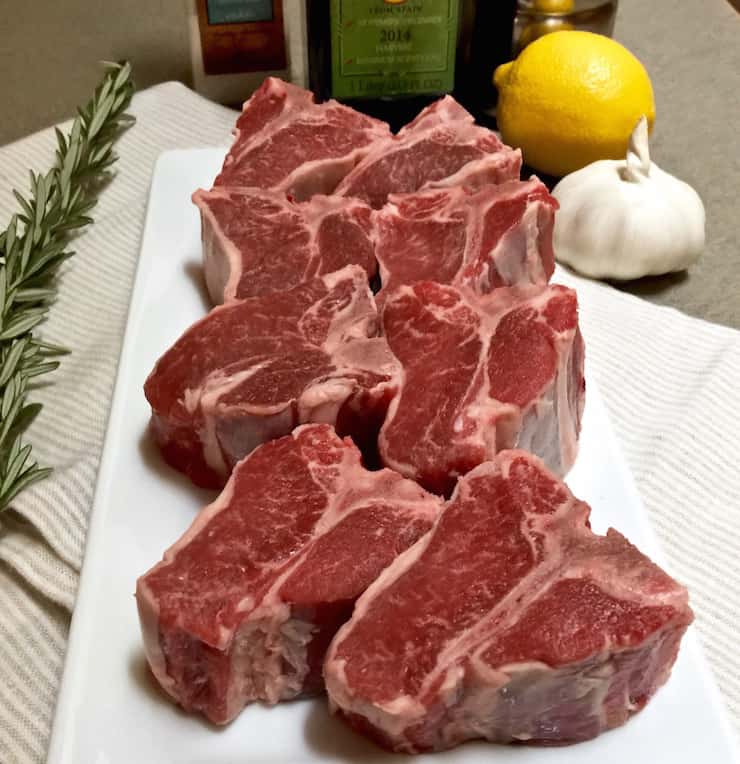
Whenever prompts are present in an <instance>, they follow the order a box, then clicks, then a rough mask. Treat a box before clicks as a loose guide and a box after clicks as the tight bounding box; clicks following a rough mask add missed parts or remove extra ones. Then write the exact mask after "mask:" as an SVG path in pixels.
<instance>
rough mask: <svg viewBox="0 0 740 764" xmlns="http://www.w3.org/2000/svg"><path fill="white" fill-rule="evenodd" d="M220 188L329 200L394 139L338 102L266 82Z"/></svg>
mask: <svg viewBox="0 0 740 764" xmlns="http://www.w3.org/2000/svg"><path fill="white" fill-rule="evenodd" d="M234 133H235V138H234V143H233V145H232V146H231V149H230V150H229V153H228V155H227V156H226V159H225V160H224V165H223V168H222V170H221V173H220V174H219V175H218V177H217V178H216V181H215V185H216V186H254V187H256V188H266V189H272V190H273V191H279V192H282V193H286V194H290V195H291V196H292V197H293V198H295V199H298V200H301V199H309V198H310V197H311V196H313V195H314V194H330V193H332V191H333V190H334V188H335V187H336V185H337V183H339V181H340V180H341V179H342V178H343V177H344V176H345V175H346V174H347V173H348V172H349V171H350V170H351V169H352V168H353V167H354V166H355V165H356V164H357V162H359V161H360V159H362V157H364V156H365V154H367V152H368V151H369V150H370V146H371V145H372V144H373V143H374V142H375V141H377V140H379V139H384V138H388V137H389V136H390V134H391V133H390V128H389V127H388V125H387V124H386V123H385V122H380V121H379V120H377V119H372V118H371V117H368V116H366V115H364V114H360V112H358V111H355V110H354V109H350V108H349V107H347V106H342V105H341V104H339V103H337V102H336V101H333V100H332V101H327V102H326V103H322V104H316V103H314V100H313V93H311V92H310V91H308V90H304V89H303V88H299V87H296V86H295V85H290V84H289V83H287V82H283V81H282V80H279V79H276V78H275V77H268V78H267V79H266V80H265V81H264V82H263V83H262V85H261V86H260V88H259V89H258V90H257V91H255V93H254V94H253V95H252V97H251V98H250V99H249V100H248V101H247V102H246V103H245V104H244V109H243V111H242V113H241V115H240V116H239V119H238V120H237V123H236V129H235V131H234Z"/></svg>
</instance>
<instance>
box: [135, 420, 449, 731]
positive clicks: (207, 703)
mask: <svg viewBox="0 0 740 764" xmlns="http://www.w3.org/2000/svg"><path fill="white" fill-rule="evenodd" d="M440 509H441V500H440V499H438V498H437V497H434V496H432V495H431V494H428V493H426V492H425V491H424V490H422V489H421V488H420V487H419V486H418V485H416V484H415V483H413V482H411V481H410V480H404V479H403V478H402V477H401V476H400V475H398V474H396V473H395V472H391V471H390V470H382V471H379V472H368V471H367V470H366V469H364V468H363V467H362V466H361V464H360V453H359V451H358V450H357V448H356V447H355V446H354V445H353V444H352V442H351V441H350V440H349V439H346V440H344V441H343V440H341V439H340V438H338V437H337V435H336V434H335V432H334V431H333V430H332V428H331V427H329V426H328V425H306V426H303V427H299V428H298V429H296V430H294V431H293V433H292V434H291V435H288V436H286V437H284V438H280V439H279V440H274V441H272V442H270V443H267V444H265V445H263V446H261V447H260V448H258V449H256V450H255V451H253V452H252V453H251V454H250V455H249V456H248V457H247V458H246V459H244V460H243V461H242V462H240V463H239V464H238V465H237V467H236V468H235V470H234V472H233V474H232V476H231V479H230V480H229V482H228V484H227V485H226V488H225V489H224V491H223V493H222V494H221V495H220V496H219V497H218V498H217V499H216V500H215V501H214V502H213V504H211V505H210V506H208V507H206V508H205V509H204V510H203V511H202V512H201V513H200V514H199V515H198V516H197V518H196V519H195V521H194V522H193V524H192V525H191V527H190V528H189V530H188V531H187V532H186V533H185V535H184V536H183V537H182V538H181V539H180V540H179V541H178V542H176V543H175V544H174V546H172V547H171V548H170V549H169V550H168V551H167V552H165V555H164V559H163V561H162V562H160V563H159V564H158V565H156V566H155V567H154V568H152V570H150V571H149V572H148V573H147V574H146V575H144V576H142V577H141V578H140V579H139V581H138V585H137V589H136V599H137V603H138V606H139V615H140V619H141V627H142V633H143V636H144V644H145V649H146V654H147V658H148V660H149V665H150V666H151V668H152V671H153V673H154V675H155V676H156V678H157V679H158V680H159V682H160V684H161V685H162V687H163V688H164V689H165V690H166V691H167V692H168V693H169V694H170V695H171V696H172V697H173V698H174V699H175V700H176V701H177V702H178V703H180V705H182V706H183V708H185V709H186V710H188V711H199V712H201V713H203V714H204V715H205V716H207V717H208V718H209V719H210V720H211V721H213V722H215V723H216V724H225V723H226V722H229V721H231V719H233V718H234V717H235V716H236V715H237V714H238V713H239V711H241V709H242V708H243V707H244V705H245V704H247V703H250V702H252V701H255V700H264V701H267V702H268V703H276V702H277V701H279V700H286V699H289V698H294V697H296V696H298V695H301V694H310V693H316V692H320V691H321V690H322V689H323V680H322V676H321V666H322V662H323V657H324V653H325V651H326V647H327V645H328V644H329V641H330V640H331V638H332V636H333V635H334V633H335V632H336V630H337V628H338V627H339V626H340V625H341V624H342V623H343V622H344V621H346V620H347V619H348V618H349V616H350V614H351V613H352V606H353V603H354V601H355V599H356V598H357V597H358V596H359V595H360V594H361V593H362V592H363V591H364V590H365V588H366V587H367V586H368V585H369V584H370V583H371V582H372V581H373V580H374V579H375V578H376V577H377V575H378V574H379V573H380V572H381V571H382V570H383V568H385V567H386V566H387V565H388V564H390V563H391V562H392V561H393V560H394V559H395V558H396V556H397V555H398V554H400V553H401V552H403V551H404V550H405V549H407V548H408V547H409V546H411V544H413V543H414V542H415V541H416V540H417V539H418V538H419V537H420V536H421V535H422V534H424V533H426V532H427V531H428V530H429V528H430V527H431V525H432V523H433V521H434V520H435V518H436V517H437V514H438V513H439V510H440Z"/></svg>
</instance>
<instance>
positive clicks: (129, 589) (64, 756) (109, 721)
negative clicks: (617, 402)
mask: <svg viewBox="0 0 740 764" xmlns="http://www.w3.org/2000/svg"><path fill="white" fill-rule="evenodd" d="M223 155H224V150H223V149H199V150H188V151H172V152H168V153H166V154H163V155H162V156H161V157H160V159H159V161H158V162H157V165H156V168H155V172H154V177H153V181H152V187H151V195H150V199H149V208H148V212H147V219H146V226H145V230H144V237H143V240H142V246H141V257H140V261H139V266H138V272H137V276H136V283H135V287H134V291H133V298H132V302H131V308H130V313H129V317H128V326H127V329H126V338H125V342H124V346H123V352H122V355H121V361H120V366H119V369H118V378H117V382H116V388H115V395H114V398H113V406H112V410H111V415H110V421H109V424H108V433H107V437H106V442H105V449H104V453H103V458H102V463H101V466H100V474H99V478H98V485H97V490H96V494H95V502H94V507H93V511H92V517H91V522H90V530H89V535H88V542H87V550H86V554H85V562H84V567H83V571H82V580H81V584H80V590H79V597H78V600H77V606H76V608H75V613H74V618H73V621H72V629H71V633H70V641H69V650H68V654H67V659H66V665H65V670H64V677H63V682H62V688H61V693H60V696H59V701H58V706H57V711H56V718H55V723H54V729H53V735H52V741H51V748H50V753H49V762H50V764H134V763H136V764H169V763H170V762H172V764H175V763H176V764H237V763H239V764H242V763H243V762H251V763H256V762H260V763H264V764H268V763H270V764H272V763H273V762H274V763H275V764H303V763H304V762H305V763H306V764H307V763H308V762H319V761H321V762H348V761H352V762H363V763H364V764H371V763H373V764H374V763H377V764H383V763H384V762H390V761H399V762H409V761H410V759H409V758H408V757H405V756H391V755H389V754H386V753H384V752H383V751H381V750H380V749H378V748H376V747H375V746H374V745H373V744H372V743H369V742H367V741H366V740H364V739H363V738H361V737H359V736H357V735H355V734H354V733H352V732H351V731H350V730H349V729H347V728H346V727H345V726H344V725H343V724H342V723H341V722H340V721H338V720H336V719H333V718H330V717H329V715H328V713H327V709H326V701H325V699H324V698H318V699H315V700H303V701H295V702H292V703H285V704H282V705H279V706H276V707H274V708H266V707H263V706H261V705H254V706H252V707H249V708H247V709H246V710H245V711H244V712H243V713H242V715H241V716H240V717H239V718H238V719H237V720H236V721H235V722H234V723H232V724H231V725H230V726H228V727H227V728H225V729H217V728H215V727H213V726H211V725H209V724H208V723H206V722H205V721H203V720H202V719H200V718H197V717H192V716H188V715H187V714H185V713H183V712H182V711H181V710H180V709H179V708H178V707H176V706H175V705H174V704H173V703H171V702H170V701H169V700H168V699H167V698H166V697H165V696H164V695H163V693H161V692H160V691H159V690H158V688H157V687H156V685H155V684H154V683H153V681H152V680H151V679H150V676H149V674H148V672H147V667H146V663H145V660H144V655H143V652H142V647H141V638H140V634H139V623H138V618H137V614H136V606H135V601H134V597H133V592H134V586H135V581H136V578H137V577H138V576H139V575H140V574H141V573H143V572H144V571H146V570H147V569H148V568H149V567H151V565H153V564H154V563H155V562H156V561H158V560H159V559H160V557H161V555H162V552H163V551H164V549H165V548H166V547H168V546H169V545H170V544H171V543H172V542H173V541H174V540H175V539H177V538H178V537H179V536H180V534H181V533H182V532H183V531H184V530H185V528H186V527H187V526H188V525H189V524H190V522H191V520H192V519H193V516H194V515H195V513H196V512H197V511H198V509H199V508H200V507H201V506H202V505H203V504H205V503H206V502H207V501H209V500H210V499H211V498H212V497H213V494H211V493H208V492H205V491H199V490H197V489H195V488H193V486H192V485H191V484H190V483H189V482H188V481H187V480H186V479H185V478H184V477H182V476H181V475H179V474H177V473H176V472H174V471H173V470H170V469H169V468H168V467H166V466H165V465H164V464H163V463H162V461H161V460H160V457H159V454H158V453H157V451H156V449H155V448H154V447H153V446H152V444H151V442H150V441H149V439H148V437H147V434H146V427H147V420H148V416H149V408H148V406H147V403H146V401H145V399H144V395H143V392H142V385H143V383H144V380H145V378H146V376H147V374H148V373H149V371H150V370H151V368H152V366H153V365H154V362H155V361H156V359H157V358H158V356H159V355H160V354H161V353H162V352H163V351H164V350H166V348H167V347H168V346H169V345H170V344H171V343H172V342H173V341H174V340H175V339H177V337H178V336H179V335H180V334H181V333H182V331H183V330H184V329H185V328H186V327H187V326H188V325H190V324H191V323H192V322H193V321H195V320H196V319H198V318H200V317H201V316H202V315H203V314H204V313H205V312H206V310H207V309H208V302H207V297H206V294H205V291H204V287H203V282H202V277H201V269H200V226H199V220H198V213H197V210H196V208H195V207H194V206H193V205H192V204H191V202H190V194H191V192H192V191H193V190H194V189H195V188H198V187H205V188H207V187H209V186H210V183H211V180H212V178H213V177H214V176H215V174H216V172H217V171H218V169H219V167H220V164H221V161H222V159H223ZM586 341H587V343H588V337H586ZM587 386H588V391H587V403H586V411H585V417H584V422H583V434H582V440H581V447H580V455H579V457H578V461H577V463H576V465H575V467H574V468H573V470H572V472H571V474H570V475H569V477H568V483H569V485H570V487H571V488H572V490H573V491H574V493H575V494H576V495H577V496H579V497H580V498H583V499H585V500H586V501H588V502H589V503H590V504H591V505H592V507H593V515H592V522H593V526H594V529H595V530H596V531H598V532H604V531H605V530H606V529H607V528H608V527H609V526H613V527H615V528H617V529H618V530H620V531H621V532H622V533H624V534H625V535H626V536H627V537H628V538H629V539H630V540H631V541H633V542H634V543H636V544H637V545H638V546H639V547H640V548H641V549H642V550H643V551H644V552H646V553H647V554H649V555H650V556H651V557H653V559H656V561H658V562H660V563H663V564H664V560H663V559H662V555H661V554H660V550H659V549H658V547H657V544H656V540H655V536H654V535H653V532H652V530H651V528H650V526H649V524H648V521H647V517H646V515H645V511H644V509H643V507H642V505H641V503H640V498H639V496H638V494H637V491H636V489H635V485H634V482H633V480H632V477H631V475H630V473H629V471H628V469H627V467H626V464H625V461H624V458H623V457H622V454H621V453H620V450H619V446H618V444H617V442H616V440H615V437H614V434H613V431H612V428H611V426H610V423H609V419H608V416H607V412H606V409H605V408H604V404H603V402H602V400H601V398H600V397H599V392H598V390H597V389H596V386H595V384H594V382H593V379H591V378H590V377H589V375H588V371H587ZM669 570H670V568H669ZM417 761H423V762H434V764H452V763H453V762H459V763H461V764H462V763H464V764H473V763H474V762H492V761H495V762H497V764H509V763H510V762H516V764H566V763H567V764H597V763H598V764H612V763H614V764H616V763H617V762H618V763H619V764H623V763H624V762H629V764H655V763H656V762H661V761H671V763H672V764H682V763H684V762H685V764H689V763H691V764H695V763H696V762H707V763H709V762H711V764H732V763H733V762H739V761H740V758H739V757H738V756H737V751H736V748H735V738H734V736H733V732H732V731H731V728H730V725H729V722H728V720H727V717H726V715H725V710H724V706H723V704H722V702H721V700H720V698H719V694H718V691H717V689H716V687H715V685H714V682H713V679H712V677H711V675H710V673H709V670H708V668H707V664H706V662H705V659H704V657H703V655H702V652H701V650H700V648H699V645H698V642H697V639H696V635H695V632H694V629H693V628H692V629H690V630H689V633H688V634H687V636H686V638H685V639H684V642H683V645H682V648H681V653H680V655H679V657H678V661H677V663H676V666H675V668H674V670H673V675H672V677H671V679H670V681H669V682H668V684H667V685H666V686H665V687H663V688H662V689H661V690H660V691H659V692H658V694H657V696H656V697H655V699H654V700H653V701H652V702H651V703H650V705H649V706H648V707H647V708H646V709H645V710H644V711H643V712H642V713H640V714H638V715H637V716H636V717H635V718H634V719H632V720H631V721H630V722H629V723H628V724H626V725H625V726H624V727H622V728H620V729H617V730H614V731H612V732H609V733H607V734H605V735H602V736H601V737H600V738H598V739H596V740H593V741H591V742H588V743H581V744H579V745H576V746H569V747H562V748H549V749H546V748H534V747H527V746H509V747H505V746H499V745H490V744H486V743H470V744H467V745H464V746H461V747H459V748H457V749H455V750H453V751H449V752H446V753H443V754H434V755H431V756H420V757H417Z"/></svg>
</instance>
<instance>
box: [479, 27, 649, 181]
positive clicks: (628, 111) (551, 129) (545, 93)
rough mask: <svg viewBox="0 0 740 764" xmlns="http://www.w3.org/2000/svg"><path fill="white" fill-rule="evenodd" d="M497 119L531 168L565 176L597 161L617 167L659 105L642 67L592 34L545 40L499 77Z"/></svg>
mask: <svg viewBox="0 0 740 764" xmlns="http://www.w3.org/2000/svg"><path fill="white" fill-rule="evenodd" d="M493 79H494V83H495V84H496V87H497V88H498V91H499V101H498V107H497V109H496V119H497V121H498V126H499V129H500V130H501V135H502V137H503V139H504V141H505V142H506V143H509V144H510V145H512V146H518V147H520V148H521V149H522V152H523V153H524V160H525V161H526V162H527V164H529V165H531V166H532V167H534V168H536V169H537V170H540V171H541V172H545V173H548V174H549V175H567V174H568V173H569V172H573V171H574V170H578V169H580V168H581V167H584V166H585V165H587V164H590V163H591V162H595V161H596V160H598V159H618V158H619V157H623V156H624V155H625V153H626V151H627V144H628V142H629V137H630V134H631V133H632V130H633V129H634V127H635V125H636V124H637V120H638V119H639V118H640V117H641V116H642V115H643V114H644V115H645V116H646V117H647V120H648V127H649V129H652V126H653V121H654V120H655V100H654V98H653V88H652V86H651V84H650V78H649V77H648V74H647V72H646V71H645V68H644V67H643V65H642V64H641V63H640V62H639V61H638V60H637V59H636V58H635V57H634V56H633V55H632V54H631V53H630V52H629V51H628V50H627V49H626V48H624V47H623V46H622V45H620V44H619V43H617V42H614V40H611V39H609V38H608V37H603V36H602V35H597V34H592V33H591V32H576V31H563V32H553V33H552V34H548V35H545V36H544V37H540V38H539V39H538V40H535V41H534V42H533V43H532V44H531V45H528V46H527V47H526V48H525V49H524V50H523V51H522V52H521V53H520V54H519V56H518V57H517V58H516V59H515V60H514V61H510V62H509V63H507V64H502V65H501V66H499V67H498V68H497V69H496V71H495V73H494V78H493Z"/></svg>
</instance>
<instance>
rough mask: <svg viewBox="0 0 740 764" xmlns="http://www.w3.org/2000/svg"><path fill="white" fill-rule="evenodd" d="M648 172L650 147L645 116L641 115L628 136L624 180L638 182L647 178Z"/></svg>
mask: <svg viewBox="0 0 740 764" xmlns="http://www.w3.org/2000/svg"><path fill="white" fill-rule="evenodd" d="M649 174H650V148H649V142H648V123H647V118H646V117H645V116H642V117H640V119H639V121H638V122H637V124H636V125H635V129H634V130H633V131H632V135H631V136H630V143H629V147H628V148H627V163H626V167H625V169H624V180H629V181H632V182H633V183H639V182H640V181H642V180H644V179H645V178H647V177H648V175H649Z"/></svg>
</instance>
